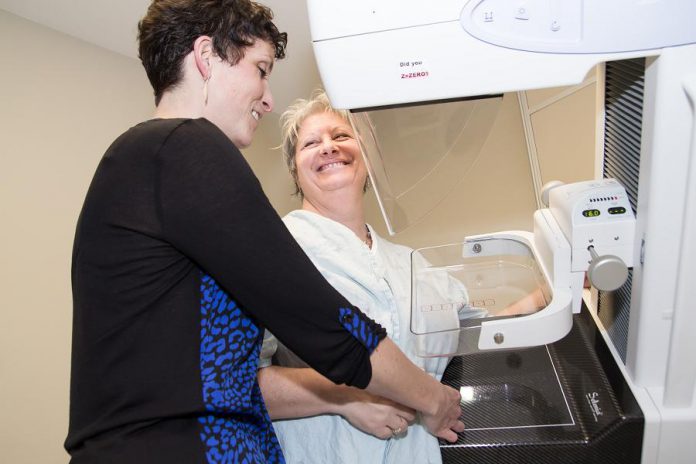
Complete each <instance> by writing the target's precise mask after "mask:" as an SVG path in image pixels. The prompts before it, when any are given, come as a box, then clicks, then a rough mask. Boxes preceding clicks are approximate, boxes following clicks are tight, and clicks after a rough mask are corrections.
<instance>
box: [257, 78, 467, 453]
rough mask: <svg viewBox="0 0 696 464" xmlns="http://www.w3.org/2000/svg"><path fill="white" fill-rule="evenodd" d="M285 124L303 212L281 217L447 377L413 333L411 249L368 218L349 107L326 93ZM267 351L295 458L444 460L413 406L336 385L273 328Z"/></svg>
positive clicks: (399, 338) (446, 286) (325, 269)
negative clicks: (332, 101) (331, 100)
mask: <svg viewBox="0 0 696 464" xmlns="http://www.w3.org/2000/svg"><path fill="white" fill-rule="evenodd" d="M281 123H282V128H283V129H282V132H283V144H282V147H283V154H284V156H285V159H286V162H287V164H288V167H289V169H290V171H291V173H292V174H293V178H294V179H295V183H296V188H297V192H298V194H299V195H301V197H302V209H301V210H297V211H293V212H291V213H290V214H288V215H287V216H285V217H284V218H283V221H284V222H285V225H286V226H287V227H288V230H290V233H291V234H292V235H293V236H294V237H295V239H296V240H297V242H298V243H299V244H300V246H301V247H302V249H303V250H304V251H305V253H307V255H308V256H309V258H310V259H311V260H312V262H313V263H314V265H316V266H317V268H318V269H319V270H320V271H321V273H322V275H323V276H324V277H325V278H326V279H327V280H328V281H329V282H330V283H331V284H332V285H333V286H334V287H335V288H336V289H337V290H338V291H339V292H340V293H341V294H342V295H343V296H344V297H346V298H347V299H348V300H349V301H350V302H351V303H353V304H355V305H356V306H358V307H360V308H361V309H362V310H363V311H365V312H366V313H367V314H368V315H369V317H371V318H373V319H374V320H375V321H377V322H378V323H379V324H380V325H381V326H382V327H384V328H385V329H386V330H387V333H388V334H389V337H390V338H391V339H392V340H393V341H394V342H395V343H396V344H397V346H398V347H399V348H400V349H401V350H402V351H403V353H404V354H406V355H407V356H408V357H409V358H410V359H411V361H412V362H414V363H415V364H416V365H417V366H418V367H419V368H420V369H422V370H421V371H420V372H418V373H419V374H420V375H424V374H423V371H425V372H427V373H428V374H430V375H431V376H432V377H434V378H439V376H440V375H441V374H442V372H443V371H444V368H445V366H446V364H447V359H445V358H434V359H428V360H426V359H424V358H419V357H417V356H416V352H415V345H414V343H415V340H414V338H413V337H412V335H411V334H410V332H409V320H410V304H409V296H410V278H411V270H410V263H411V258H410V256H411V251H412V250H411V249H410V248H407V247H404V246H400V245H396V244H393V243H391V242H389V241H387V240H384V239H383V238H381V237H380V236H379V235H377V234H376V233H375V232H374V230H373V229H372V227H371V226H370V225H368V224H367V223H366V222H365V215H364V210H363V197H364V192H365V186H366V182H367V170H366V166H365V163H364V161H363V158H362V154H361V153H360V148H359V146H358V141H357V140H356V138H355V135H354V133H353V129H352V127H351V125H350V123H349V121H348V119H347V114H346V113H345V112H343V111H340V110H335V109H333V108H332V107H331V105H330V103H329V101H328V98H327V96H326V94H325V93H324V92H322V91H318V92H315V93H314V94H313V95H312V97H311V98H310V99H309V100H298V101H296V102H295V104H293V105H291V106H290V107H289V108H288V110H287V111H286V112H285V113H283V115H282V116H281ZM441 284H442V285H439V286H438V287H437V288H436V290H437V291H438V292H441V293H443V294H446V295H448V296H449V297H452V298H460V299H462V300H467V293H466V289H465V288H463V286H462V285H456V283H455V282H454V281H443V282H441ZM271 331H272V329H271ZM274 346H275V347H277V348H276V353H275V361H274V364H275V365H273V366H269V364H270V360H269V359H268V358H269V357H270V353H272V352H273V350H274ZM263 353H265V355H264V359H262V363H261V365H262V367H263V369H261V370H260V371H259V383H260V385H261V391H262V393H263V395H264V398H265V400H266V403H267V405H268V408H269V412H270V414H271V418H272V419H274V427H275V430H276V433H277V436H278V438H279V440H280V443H281V446H282V448H283V453H284V454H285V456H286V459H287V460H288V462H291V463H305V464H313V463H317V464H319V463H325V462H332V463H354V462H360V463H363V462H365V463H368V462H376V461H377V460H378V461H379V462H384V463H403V462H418V463H430V464H437V463H440V462H441V458H440V451H439V448H438V443H437V440H436V439H435V437H433V436H432V435H430V434H429V433H428V427H427V426H426V422H425V421H418V422H416V423H414V424H413V425H412V426H410V427H409V424H411V423H413V422H414V421H415V418H416V415H415V413H414V411H413V409H412V408H411V407H408V406H405V405H404V404H399V403H395V402H393V401H390V400H389V399H387V398H384V397H382V396H378V395H374V394H370V393H366V392H364V391H361V390H358V389H356V388H352V387H347V386H336V385H332V384H331V383H330V382H328V381H326V379H324V378H323V377H322V376H320V375H319V374H318V373H317V372H315V371H313V370H312V369H308V365H307V364H306V363H304V362H303V361H301V360H300V359H299V358H298V357H297V355H296V354H295V353H294V352H293V350H292V348H289V347H287V346H286V345H285V344H283V343H277V342H276V341H275V340H274V338H273V336H272V335H270V334H268V336H267V339H266V340H265V341H264V350H263Z"/></svg>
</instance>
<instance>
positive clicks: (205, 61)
mask: <svg viewBox="0 0 696 464" xmlns="http://www.w3.org/2000/svg"><path fill="white" fill-rule="evenodd" d="M214 54H215V50H214V49H213V39H212V38H210V37H208V36H207V35H202V36H200V37H199V38H197V39H196V41H195V42H193V57H194V59H195V61H196V68H198V72H199V73H200V74H201V77H202V78H203V80H204V81H207V80H208V79H210V74H211V67H210V59H211V58H212V57H213V55H214Z"/></svg>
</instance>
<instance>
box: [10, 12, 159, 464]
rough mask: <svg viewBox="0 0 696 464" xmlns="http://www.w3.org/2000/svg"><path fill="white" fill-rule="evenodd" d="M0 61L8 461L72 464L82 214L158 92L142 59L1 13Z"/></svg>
mask: <svg viewBox="0 0 696 464" xmlns="http://www.w3.org/2000/svg"><path fill="white" fill-rule="evenodd" d="M0 63H2V65H1V66H2V74H0V221H1V222H0V224H1V227H0V461H1V462H5V463H12V464H24V463H27V464H29V463H31V464H35V463H42V464H52V463H64V462H67V461H68V456H67V454H66V453H65V451H63V449H62V444H63V440H64V439H65V435H66V433H67V427H68V386H69V371H70V340H71V336H70V334H71V324H72V297H71V292H70V259H71V250H72V241H73V236H74V231H75V223H76V220H77V216H78V214H79V210H80V208H81V206H82V200H83V198H84V194H85V192H86V190H87V187H88V185H89V182H90V180H91V178H92V174H93V173H94V169H95V168H96V165H97V163H98V161H99V159H100V158H101V155H102V154H103V153H104V151H105V150H106V148H107V147H108V145H109V143H111V141H112V140H113V139H114V138H115V137H116V136H117V135H119V133H121V132H122V131H123V130H125V129H126V128H128V127H129V126H131V125H133V124H134V123H136V122H139V121H141V120H143V119H146V118H148V117H149V116H150V114H151V113H152V109H153V103H152V102H153V99H152V97H151V89H150V86H149V84H148V82H147V79H146V77H145V73H144V72H143V71H142V67H141V65H140V63H139V62H137V61H136V60H133V59H129V58H125V57H123V56H121V55H117V54H115V53H112V52H108V51H105V50H103V49H100V48H97V47H95V46H92V45H89V44H87V43H84V42H81V41H78V40H75V39H72V38H70V37H68V36H66V35H63V34H60V33H57V32H54V31H52V30H49V29H47V28H45V27H42V26H39V25H36V24H34V23H31V22H28V21H26V20H24V19H21V18H19V17H17V16H14V15H11V14H9V13H6V12H5V11H2V10H0Z"/></svg>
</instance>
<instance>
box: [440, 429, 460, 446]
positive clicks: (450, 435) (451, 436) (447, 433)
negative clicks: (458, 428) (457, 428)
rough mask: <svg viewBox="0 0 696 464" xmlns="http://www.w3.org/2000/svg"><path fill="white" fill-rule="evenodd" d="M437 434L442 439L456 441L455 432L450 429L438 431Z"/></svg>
mask: <svg viewBox="0 0 696 464" xmlns="http://www.w3.org/2000/svg"><path fill="white" fill-rule="evenodd" d="M437 436H438V437H440V438H442V439H443V440H447V441H448V442H450V443H455V442H456V441H457V434H456V433H455V432H454V431H452V430H448V429H445V430H442V431H441V432H440V433H438V434H437Z"/></svg>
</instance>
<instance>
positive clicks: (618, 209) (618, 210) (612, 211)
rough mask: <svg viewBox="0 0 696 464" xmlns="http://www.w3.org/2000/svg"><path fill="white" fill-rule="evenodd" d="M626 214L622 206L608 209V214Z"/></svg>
mask: <svg viewBox="0 0 696 464" xmlns="http://www.w3.org/2000/svg"><path fill="white" fill-rule="evenodd" d="M625 212H626V208H624V207H623V206H616V207H614V208H609V214H624V213H625Z"/></svg>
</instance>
